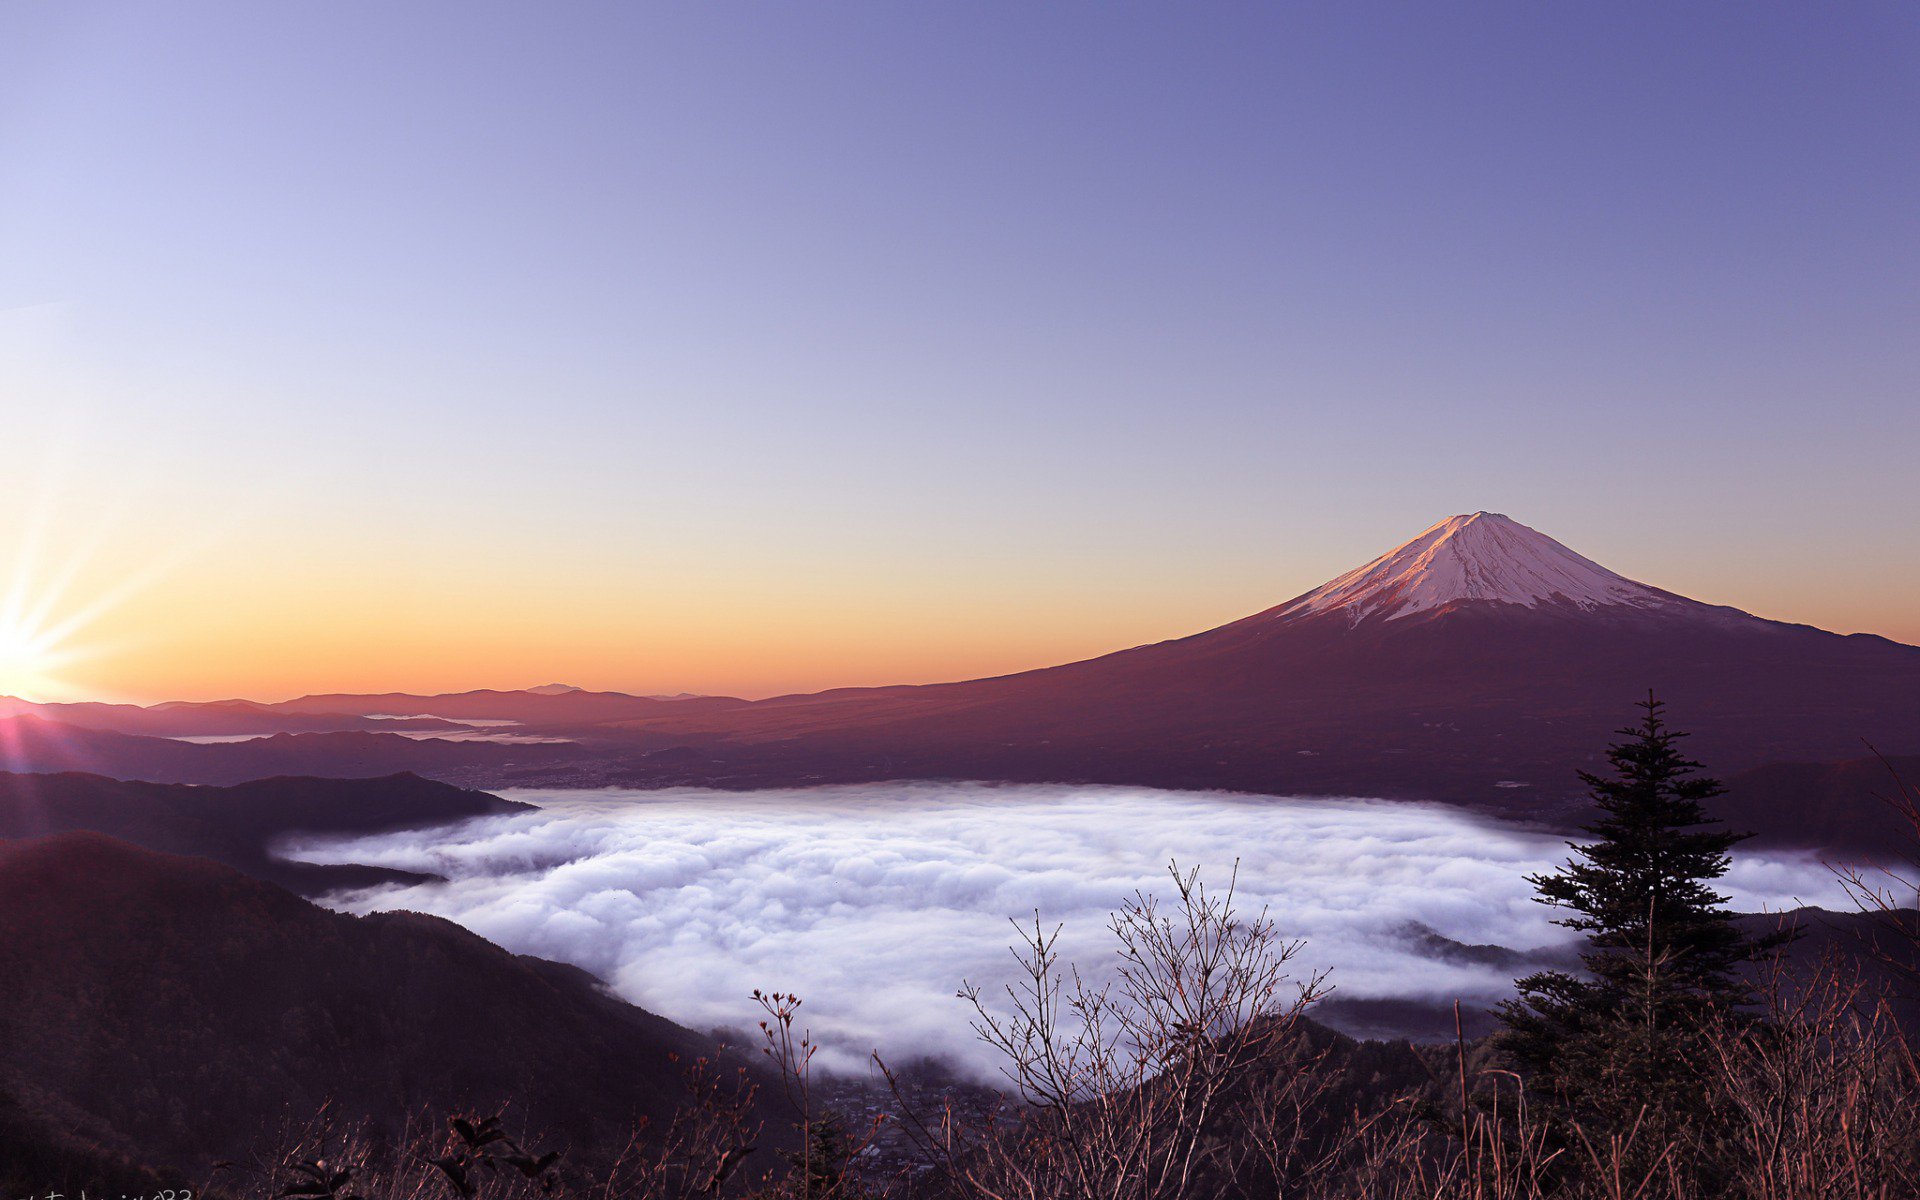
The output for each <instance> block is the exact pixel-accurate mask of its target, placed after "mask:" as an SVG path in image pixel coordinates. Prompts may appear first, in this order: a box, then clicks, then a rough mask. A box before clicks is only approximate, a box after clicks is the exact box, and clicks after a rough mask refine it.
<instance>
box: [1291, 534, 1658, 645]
mask: <svg viewBox="0 0 1920 1200" xmlns="http://www.w3.org/2000/svg"><path fill="white" fill-rule="evenodd" d="M1472 600H1481V601H1492V602H1494V603H1499V604H1518V605H1523V606H1525V607H1527V608H1534V607H1537V606H1539V605H1541V604H1548V603H1563V604H1572V605H1575V606H1576V607H1579V608H1582V609H1594V608H1601V607H1607V606H1612V605H1628V606H1631V607H1635V608H1665V607H1668V606H1670V605H1675V604H1684V603H1686V602H1685V601H1683V600H1681V599H1680V598H1679V597H1677V596H1674V595H1671V594H1669V593H1667V592H1662V591H1660V590H1658V589H1657V588H1651V587H1648V586H1647V585H1645V584H1643V583H1635V582H1634V581H1633V580H1631V579H1628V578H1626V577H1625V576H1623V575H1616V574H1614V573H1613V572H1612V571H1609V570H1607V569H1606V568H1605V567H1603V566H1601V565H1600V564H1599V563H1596V562H1593V561H1592V560H1590V559H1586V558H1582V557H1581V556H1580V555H1578V554H1575V553H1574V552H1573V551H1571V550H1569V549H1567V548H1566V547H1565V546H1562V545H1561V544H1560V543H1559V542H1556V541H1554V540H1553V539H1552V538H1550V537H1548V536H1547V535H1546V534H1544V533H1540V532H1538V531H1537V530H1533V529H1529V528H1527V527H1526V526H1525V525H1522V524H1520V522H1518V521H1515V520H1513V519H1512V518H1511V517H1506V516H1502V515H1501V514H1499V513H1490V512H1476V513H1468V514H1465V515H1463V516H1457V517H1448V518H1447V519H1446V520H1444V521H1441V522H1440V523H1439V524H1437V525H1434V526H1433V527H1431V528H1429V529H1428V530H1426V531H1425V532H1424V533H1422V534H1421V535H1420V536H1419V537H1416V538H1414V539H1413V540H1412V541H1410V542H1407V543H1406V544H1405V545H1402V546H1399V547H1396V548H1395V549H1393V550H1389V551H1388V552H1387V553H1385V554H1383V555H1381V556H1380V557H1379V558H1376V559H1374V560H1373V561H1372V562H1370V563H1368V564H1367V565H1365V566H1363V567H1361V568H1359V569H1358V570H1353V571H1349V572H1347V573H1346V574H1345V575H1342V576H1340V577H1339V578H1337V579H1334V580H1332V581H1331V582H1329V583H1324V584H1322V585H1320V586H1319V587H1317V588H1315V589H1314V590H1313V591H1311V592H1308V593H1307V594H1306V595H1304V596H1302V597H1300V598H1299V599H1298V600H1295V601H1294V602H1293V603H1291V604H1289V605H1287V606H1286V607H1285V609H1283V610H1282V614H1283V615H1287V616H1301V615H1305V614H1308V613H1328V612H1334V611H1345V612H1346V613H1347V614H1348V616H1349V618H1350V619H1352V620H1354V621H1358V620H1361V619H1362V618H1364V617H1370V616H1376V615H1378V616H1385V617H1387V618H1388V619H1389V620H1391V619H1393V618H1396V617H1405V616H1410V615H1412V614H1414V613H1419V612H1428V611H1431V610H1434V609H1439V608H1444V607H1446V606H1448V605H1451V604H1456V603H1460V602H1462V601H1472Z"/></svg>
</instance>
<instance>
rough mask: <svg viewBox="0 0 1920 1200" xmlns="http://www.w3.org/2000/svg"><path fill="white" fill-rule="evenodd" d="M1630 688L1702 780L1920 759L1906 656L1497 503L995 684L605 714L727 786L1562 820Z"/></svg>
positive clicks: (1916, 679)
mask: <svg viewBox="0 0 1920 1200" xmlns="http://www.w3.org/2000/svg"><path fill="white" fill-rule="evenodd" d="M1649 691H1652V692H1653V693H1655V694H1657V695H1659V696H1660V697H1661V698H1662V699H1664V700H1666V701H1668V703H1669V706H1670V715H1671V717H1672V719H1673V721H1674V722H1675V723H1676V724H1677V725H1679V726H1680V727H1681V728H1685V729H1689V730H1691V731H1693V732H1694V734H1695V735H1696V736H1695V737H1694V738H1693V739H1692V740H1691V741H1690V742H1689V743H1688V749H1689V751H1690V752H1691V753H1692V754H1693V755H1694V756H1695V757H1698V758H1700V759H1702V760H1703V761H1705V762H1706V763H1707V764H1708V765H1709V766H1710V767H1711V768H1713V769H1714V770H1716V771H1720V772H1732V771H1737V770H1741V769H1744V768H1748V767H1753V766H1757V765H1760V764H1763V763H1773V762H1785V761H1831V760H1837V759H1849V758H1858V757H1860V755H1861V754H1862V753H1863V746H1862V743H1863V741H1864V742H1870V743H1872V744H1874V745H1876V746H1878V747H1880V748H1881V749H1885V750H1888V751H1890V752H1912V751H1915V750H1920V648H1916V647H1913V646H1907V645H1902V644H1900V643H1897V642H1893V641H1889V640H1887V639H1885V638H1881V637H1875V636H1871V635H1864V634H1854V635H1847V636H1843V635H1839V634H1834V633H1829V632H1826V631H1823V630H1819V629H1815V628H1812V627H1810V626H1806V625H1793V624H1787V623H1783V622H1779V621H1771V620H1766V619H1763V618H1760V617H1757V616H1754V615H1752V614H1751V613H1747V612H1743V611H1741V610H1739V609H1735V608H1728V607H1724V606H1720V605H1712V604H1705V603H1702V602H1700V601H1697V600H1692V599H1688V598H1687V597H1685V596H1680V595H1677V594H1675V593H1672V592H1668V591H1664V590H1662V589H1660V588H1658V587H1654V586H1651V585H1649V584H1645V583H1640V582H1637V581H1635V580H1633V579H1629V578H1627V577H1626V576H1623V575H1620V574H1617V573H1615V572H1613V571H1611V570H1609V569H1607V568H1605V567H1603V566H1601V565H1599V564H1598V563H1595V562H1593V561H1592V560H1590V559H1587V558H1585V557H1583V556H1582V555H1580V554H1577V553H1575V552H1574V551H1573V550H1571V549H1569V548H1567V547H1566V546H1564V545H1562V544H1560V543H1559V542H1557V541H1555V540H1554V539H1552V538H1550V537H1548V536H1546V535H1545V534H1542V533H1540V532H1538V531H1536V530H1533V529H1530V528H1528V527H1527V526H1525V525H1522V524H1520V523H1519V522H1517V521H1515V520H1513V519H1511V518H1509V517H1506V516H1503V515H1501V514H1499V513H1490V512H1476V513H1469V514H1464V515H1460V516H1454V517H1448V518H1447V519H1445V520H1443V521H1440V522H1438V523H1437V524H1435V525H1433V526H1431V527H1430V528H1428V529H1426V530H1425V531H1424V532H1422V533H1421V534H1420V535H1419V536H1417V537H1415V538H1413V539H1412V540H1410V541H1408V542H1406V543H1405V544H1403V545H1401V546H1398V547H1396V548H1394V549H1392V550H1390V551H1388V552H1387V553H1385V554H1383V555H1381V556H1380V557H1378V558H1376V559H1374V560H1372V561H1371V562H1368V563H1366V564H1365V565H1363V566H1361V567H1359V568H1357V569H1356V570H1353V571H1350V572H1348V573H1347V574H1345V575H1342V576H1340V577H1338V578H1336V579H1333V580H1331V581H1330V582H1328V583H1326V584H1324V585H1322V586H1321V587H1318V588H1315V589H1313V590H1312V591H1310V592H1307V593H1306V594H1304V595H1302V596H1298V597H1296V598H1294V599H1292V600H1289V601H1287V602H1286V603H1283V604H1280V605H1278V606H1276V607H1274V608H1271V609H1268V610H1266V611H1264V612H1260V613H1256V614H1254V615H1252V616H1249V617H1247V618H1245V619H1243V620H1240V621H1236V622H1234V623H1232V624H1229V625H1225V626H1222V627H1220V628H1217V629H1213V630H1209V631H1207V632H1204V633H1199V634H1195V635H1193V636H1190V637H1185V638H1180V639H1177V640H1174V641H1167V642H1160V643H1157V644H1154V645H1148V646H1140V647H1136V648H1134V649H1131V650H1123V651H1119V652H1117V653H1113V654H1108V655H1104V656H1102V657H1099V658H1094V659H1089V660H1086V661H1083V662H1076V663H1070V664H1067V665H1064V666H1057V667H1049V668H1045V669H1042V670H1035V671H1027V672H1023V673H1021V674H1016V675H1006V676H1000V677H996V678H991V679H979V680H972V681H967V682H962V683H949V684H936V685H928V686H915V687H883V688H853V689H841V690H837V691H830V692H822V693H818V694H813V695H804V696H787V697H780V698H777V699H773V700H765V701H760V702H758V703H754V704H747V705H742V706H740V707H737V708H732V709H728V710H726V711H720V712H692V711H687V712H684V713H668V714H666V715H663V716H660V717H649V718H647V719H642V720H632V721H625V722H621V723H620V728H622V729H624V730H626V731H628V732H631V733H633V734H636V735H639V736H642V737H643V738H645V739H646V740H647V741H648V742H649V743H650V744H653V745H655V746H667V745H676V744H677V745H684V746H687V747H690V748H693V749H696V750H698V751H699V752H700V753H702V754H704V755H706V756H708V757H709V758H710V759H711V760H712V762H713V763H714V773H715V774H716V775H718V776H723V777H726V778H729V779H732V780H734V781H737V782H759V781H764V780H771V779H776V778H777V779H780V780H782V781H785V782H795V781H805V780H808V779H834V780H846V779H860V778H901V777H915V776H921V777H924V776H954V777H967V778H976V779H1002V780H1010V781H1029V782H1038V781H1072V782H1104V783H1118V784H1149V785H1154V786H1164V787H1202V788H1231V789H1239V790H1246V791H1254V792H1270V793H1290V794H1360V795H1373V796H1389V797H1400V798H1412V799H1435V800H1445V801H1451V802H1457V803H1466V804H1471V805H1473V806H1475V807H1480V808H1487V809H1493V810H1499V811H1507V812H1515V811H1518V812H1524V813H1528V814H1537V815H1542V816H1551V815H1554V814H1556V813H1564V812H1567V811H1571V807H1572V806H1574V805H1576V804H1577V803H1578V798H1579V797H1580V795H1581V794H1582V791H1583V789H1582V788H1581V786H1580V785H1579V783H1578V781H1577V779H1576V778H1575V770H1576V769H1578V768H1589V769H1591V768H1594V767H1596V766H1598V765H1599V764H1600V762H1601V759H1602V755H1603V753H1604V749H1605V747H1606V745H1607V743H1608V742H1609V741H1610V740H1611V736H1612V733H1613V731H1614V730H1615V729H1617V728H1618V727H1620V726H1622V725H1624V724H1627V723H1629V721H1630V720H1631V719H1632V718H1633V717H1634V716H1635V715H1636V713H1635V710H1634V708H1633V705H1634V704H1635V702H1636V701H1639V700H1642V699H1644V698H1645V697H1646V696H1647V694H1648V693H1649Z"/></svg>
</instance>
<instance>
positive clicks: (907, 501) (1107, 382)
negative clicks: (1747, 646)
mask: <svg viewBox="0 0 1920 1200" xmlns="http://www.w3.org/2000/svg"><path fill="white" fill-rule="evenodd" d="M1917 130H1920V7H1915V6H1914V5H1912V4H1909V3H1899V4H1834V5H1807V4H1794V5H1772V4H1692V5H1672V4H1665V3H1663V4H1648V5H1629V4H1609V5H1579V6H1575V5H1540V4H1534V3H1526V4H1511V5H1495V4H1483V5H1421V4H1401V5H1364V4H1337V5H1336V4H1316V5H1265V4H1262V5H1251V4H1249V5H1228V4H1213V5H1119V4H1106V3H1103V4H1097V5H1095V4H1088V5H1073V4H1054V5H1044V6H1035V5H1019V4H1011V3H1007V4H970V5H962V4H947V3H926V4H857V5H855V4H808V5H743V4H730V3H716V4H664V3H662V4H643V5H626V4H621V5H616V4H604V5H595V4H584V3H581V4H567V5H536V4H519V5H504V4H474V3H460V4H426V3H399V4H391V3H342V2H339V0H329V2H328V3H283V4H272V5H260V4H238V3H236V4H231V5H213V4H190V3H189V4H168V5H151V4H139V3H128V4H112V5H107V4H86V3H71V2H67V0H62V2H60V3H32V2H29V3H15V4H10V5H8V6H6V7H5V8H4V9H0V406H3V410H0V417H3V418H4V419H3V421H0V446H3V447H4V449H5V451H6V454H5V458H4V459H3V460H0V462H3V463H4V469H5V471H6V474H7V478H8V480H9V484H8V486H7V487H5V488H4V489H0V554H5V555H6V557H0V570H7V569H8V567H7V565H6V564H9V563H13V562H15V561H16V560H17V559H18V560H22V561H25V563H26V565H25V566H22V567H16V568H12V570H11V574H10V575H9V576H4V577H0V588H12V589H15V590H16V591H18V592H19V594H21V595H24V596H28V597H29V598H31V597H36V596H37V597H42V598H44V599H47V600H48V601H49V603H47V605H46V608H47V612H48V614H49V615H48V617H47V619H46V621H44V622H43V625H47V624H58V623H60V621H61V620H62V619H68V620H69V622H70V623H73V624H75V625H77V626H78V627H77V628H75V629H74V630H73V631H72V632H71V634H70V635H68V636H67V637H66V638H65V642H66V645H67V647H68V648H69V649H74V650H85V651H87V652H88V655H87V657H85V658H82V659H77V660H75V661H72V662H70V663H66V664H64V665H61V667H60V670H59V671H58V672H57V675H58V681H59V682H60V683H61V685H62V687H63V688H64V690H65V691H67V692H70V693H73V694H80V693H85V694H97V695H106V696H112V697H119V698H136V699H156V698H162V697H191V698H199V697H210V696H220V695H233V694H244V695H251V696H255V697H258V698H276V697H280V696H285V695H291V694H297V693H300V692H306V691H319V690H333V689H386V688H398V687H404V688H410V689H429V690H437V689H445V688H461V687H473V686H525V685H530V684H536V683H543V682H547V681H549V680H556V679H557V680H564V681H566V682H572V683H577V684H582V685H586V686H593V687H616V688H621V689H624V690H635V691H679V690H682V689H687V690H696V691H730V692H735V693H744V694H764V693H768V692H777V691H786V690H796V689H803V688H814V687H821V686H828V685H837V684H847V683H886V682H905V681H913V680H930V679H939V678H950V677H956V676H968V675H978V674H986V673H993V672H999V671H1005V670H1012V669H1018V668H1022V667H1029V666H1038V665H1044V664H1046V663H1051V662H1055V661H1060V660H1063V659H1067V658H1073V657H1080V656H1085V655H1088V654H1093V653H1098V652H1101V651H1105V650H1109V649H1114V648H1118V647H1120V646H1125V645H1129V644H1134V643H1138V642H1142V641H1149V640H1157V639H1160V638H1164V637H1171V636H1177V635H1181V634H1186V633H1190V632H1194V631H1197V630H1199V629H1202V628H1205V627H1208V626H1211V625H1215V624H1218V623H1220V622H1223V621H1226V620H1229V619H1232V618H1236V617H1239V616H1242V615H1245V614H1246V613H1249V612H1252V611H1255V610H1257V609H1260V608H1264V607H1266V606H1268V605H1270V604H1273V603H1276V602H1278V601H1280V600H1283V599H1286V598H1288V597H1290V596H1292V595H1295V594H1297V593H1299V592H1302V591H1304V590H1306V589H1308V588H1310V587H1312V586H1313V585H1315V584H1317V583H1319V582H1321V581H1323V580H1324V579H1326V578H1327V577H1329V576H1331V575H1333V574H1336V573H1338V572H1339V571H1342V570H1345V569H1347V568H1350V567H1352V566H1355V565H1358V564H1359V563H1360V562H1362V561H1364V560H1365V559H1367V558H1369V557H1371V556H1373V555H1375V554H1377V553H1379V552H1381V551H1382V550H1385V549H1386V548H1387V547H1389V546H1391V545H1393V544H1395V543H1397V542H1399V541H1402V540H1404V539H1405V538H1407V537H1410V536H1412V535H1413V534H1414V533H1416V532H1418V531H1419V530H1420V529H1422V528H1424V527H1425V526H1426V525H1428V524H1430V523H1431V522H1433V521H1434V520H1436V519H1438V518H1439V517H1442V516H1445V515H1447V514H1450V513H1456V512H1466V511H1472V510H1475V509H1482V508H1484V509H1491V510H1495V511H1501V512H1505V513H1508V514H1510V515H1512V516H1513V517H1515V518H1516V519H1518V520H1520V521H1523V522H1525V523H1527V524H1530V525H1533V526H1534V527H1536V528H1539V529H1541V530H1542V531H1544V532H1546V533H1549V534H1551V535H1553V536H1555V537H1558V538H1559V539H1561V540H1562V541H1564V542H1566V543H1568V544H1569V545H1571V546H1572V547H1573V548H1574V549H1576V550H1579V551H1580V552H1582V553H1585V554H1587V555H1588V556H1590V557H1593V558H1595V559H1597V560H1599V561H1600V562H1602V563H1604V564H1606V565H1607V566H1610V567H1612V568H1614V569H1615V570H1618V571H1620V572H1622V573H1624V574H1626V575H1629V576H1632V577H1635V578H1638V579H1642V580H1645V581H1647V582H1650V583H1654V584H1657V585H1659V586H1661V587H1665V588H1669V589H1672V590H1675V591H1680V592H1684V593H1686V594H1689V595H1692V596H1695V597H1698V598H1700V599H1704V600H1710V601H1715V602H1721V603H1732V604H1737V605H1739V606H1740V607H1743V608H1747V609H1749V610H1751V611H1755V612H1758V613H1760V614H1761V615H1764V616H1771V617H1778V618H1784V619H1791V620H1799V621H1807V622H1812V623H1815V624H1820V625H1824V626H1827V627H1829V628H1834V629H1840V630H1844V631H1854V630H1863V629H1864V630H1872V631H1876V632H1881V633H1885V634H1888V635H1891V636H1895V637H1899V638H1901V639H1903V640H1907V641H1920V602H1917V597H1920V468H1917V467H1916V453H1915V452H1916V448H1917V447H1920V200H1917V198H1920V133H1916V131H1917ZM36 539H37V542H36ZM36 544H37V546H38V549H37V551H35V550H34V546H35V545H36ZM22 547H24V548H25V550H24V552H22V549H21V548H22ZM63 573H64V574H65V575H67V576H68V578H67V582H66V584H65V586H64V587H62V588H55V587H54V586H53V581H54V580H56V579H57V578H58V577H60V576H61V575H62V574H63ZM16 640H17V638H16ZM42 682H43V683H45V682H46V681H44V680H43V681H42ZM41 690H43V691H51V690H52V688H51V685H50V684H48V686H45V687H42V689H41Z"/></svg>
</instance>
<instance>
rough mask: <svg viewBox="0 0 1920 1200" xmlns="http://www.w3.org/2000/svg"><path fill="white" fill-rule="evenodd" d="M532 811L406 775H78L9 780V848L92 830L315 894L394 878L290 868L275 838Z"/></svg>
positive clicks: (5, 791) (3, 821) (3, 799)
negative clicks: (228, 782)
mask: <svg viewBox="0 0 1920 1200" xmlns="http://www.w3.org/2000/svg"><path fill="white" fill-rule="evenodd" d="M525 807H526V806H525V805H521V804H515V803H514V802H512V801H510V800H502V799H500V798H499V797H498V796H490V795H488V794H486V793H485V792H473V791H467V790H465V789H462V788H457V787H453V786H451V785H449V784H445V783H435V782H434V781H432V780H430V779H422V778H420V777H419V776H417V775H407V774H401V775H392V776H388V777H386V778H384V779H310V778H300V777H288V778H278V779H258V780H254V781H252V782H250V783H243V784H237V785H235V786H233V787H189V786H185V785H182V784H166V783H128V782H123V781H121V780H117V779H107V778H105V777H103V776H99V775H87V774H81V773H77V772H69V773H64V774H56V775H30V774H28V775H21V774H6V773H0V839H8V838H30V837H39V836H41V835H43V834H49V833H65V832H69V831H73V830H83V829H84V830H92V831H94V832H97V833H106V834H111V835H113V836H114V837H117V838H123V839H125V840H126V841H129V842H132V843H134V844H135V845H139V846H145V847H147V848H148V849H152V850H164V851H167V852H170V853H174V854H197V855H202V856H205V857H207V858H211V859H214V860H216V861H218V862H223V863H225V864H227V865H228V866H230V867H236V868H238V869H239V870H241V871H244V872H246V873H247V874H249V875H253V876H255V877H257V878H260V879H268V880H272V881H273V882H275V883H280V884H284V885H285V886H287V887H291V888H294V889H295V890H298V891H302V892H306V893H309V894H311V893H316V892H318V891H322V890H324V889H326V888H329V887H348V886H354V885H358V884H366V883H371V882H374V881H375V880H376V879H380V878H386V877H391V876H393V875H394V874H395V873H394V872H387V871H381V870H378V869H376V868H368V867H352V866H339V867H334V866H315V865H311V864H306V863H288V862H281V861H279V860H277V859H274V858H273V857H272V856H271V855H270V854H269V853H268V847H269V844H270V843H271V842H272V841H273V839H275V838H277V837H279V836H281V835H283V834H287V833H294V832H302V833H376V832H379V831H382V830H387V829H403V828H409V827H414V826H421V825H439V824H444V823H447V822H452V821H458V820H461V819H463V818H466V817H477V816H484V815H487V814H489V813H502V812H513V811H517V810H521V809H524V808H525Z"/></svg>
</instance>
